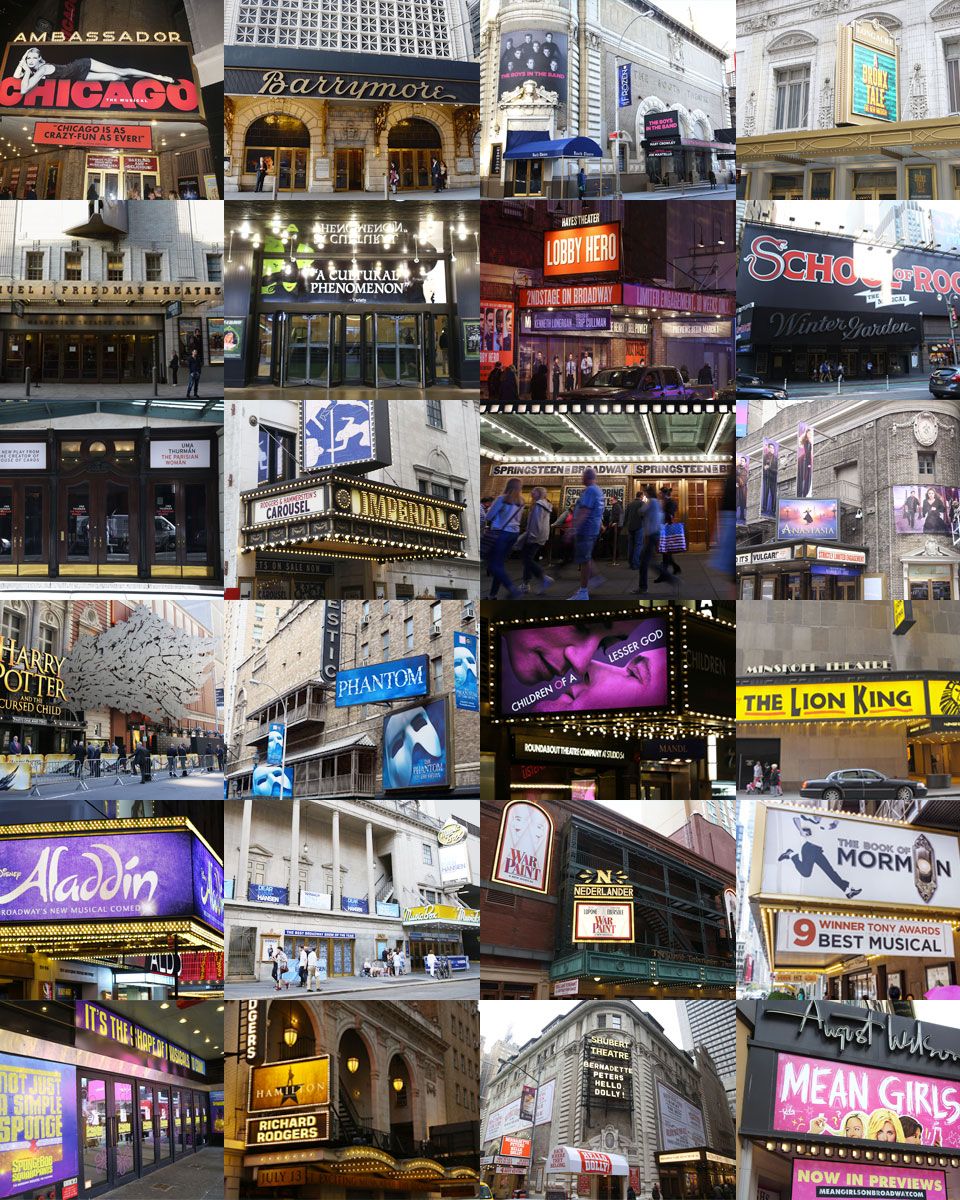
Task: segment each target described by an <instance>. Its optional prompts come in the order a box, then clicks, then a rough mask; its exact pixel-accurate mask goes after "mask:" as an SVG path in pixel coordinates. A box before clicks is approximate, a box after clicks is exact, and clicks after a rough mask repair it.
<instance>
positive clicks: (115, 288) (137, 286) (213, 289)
mask: <svg viewBox="0 0 960 1200" xmlns="http://www.w3.org/2000/svg"><path fill="white" fill-rule="evenodd" d="M87 165H88V167H90V166H92V163H91V161H90V160H89V159H88V160H87ZM118 165H119V164H118ZM0 295H2V296H3V297H5V298H6V299H8V300H28V301H31V302H33V301H38V302H41V303H49V302H50V301H56V302H58V303H59V302H60V301H63V302H64V303H69V302H71V301H78V302H80V303H83V304H86V303H87V302H89V301H91V300H97V301H104V300H112V301H123V302H124V303H125V304H126V303H130V302H134V303H135V302H137V301H143V302H144V303H147V304H160V303H166V302H167V301H168V300H177V299H179V300H190V301H200V300H210V301H214V302H215V301H218V300H221V299H222V297H223V289H222V287H221V286H220V284H218V283H63V282H61V283H35V282H33V281H28V280H22V279H18V280H16V281H15V282H13V283H0Z"/></svg>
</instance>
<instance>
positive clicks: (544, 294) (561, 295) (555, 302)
mask: <svg viewBox="0 0 960 1200" xmlns="http://www.w3.org/2000/svg"><path fill="white" fill-rule="evenodd" d="M622 303H623V284H620V283H584V284H578V285H570V284H568V285H567V286H565V287H536V288H521V289H520V307H521V308H578V307H580V306H581V305H595V304H622Z"/></svg>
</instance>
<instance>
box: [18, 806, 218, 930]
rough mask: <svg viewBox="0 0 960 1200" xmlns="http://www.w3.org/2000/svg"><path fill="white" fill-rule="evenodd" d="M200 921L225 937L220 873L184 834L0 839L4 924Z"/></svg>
mask: <svg viewBox="0 0 960 1200" xmlns="http://www.w3.org/2000/svg"><path fill="white" fill-rule="evenodd" d="M144 917H158V918H162V917H196V918H197V919H198V920H201V921H203V922H205V923H206V924H208V925H210V926H211V927H212V928H214V929H216V930H217V931H218V932H222V930H223V867H222V866H221V864H220V863H219V861H218V860H217V859H216V858H215V857H214V855H213V854H212V853H211V852H210V851H209V850H208V849H207V847H206V846H205V845H204V844H203V843H202V842H201V841H200V840H199V839H198V838H197V837H196V835H195V834H193V833H190V832H188V831H187V830H169V831H168V830H151V829H132V830H130V832H129V833H127V832H123V833H118V832H115V831H105V832H103V833H97V834H84V835H82V836H79V835H75V834H70V833H64V834H61V835H59V836H53V837H26V838H24V837H18V838H16V839H14V838H0V921H3V922H4V923H5V924H8V925H21V924H31V923H34V922H54V921H123V920H140V919H142V918H144Z"/></svg>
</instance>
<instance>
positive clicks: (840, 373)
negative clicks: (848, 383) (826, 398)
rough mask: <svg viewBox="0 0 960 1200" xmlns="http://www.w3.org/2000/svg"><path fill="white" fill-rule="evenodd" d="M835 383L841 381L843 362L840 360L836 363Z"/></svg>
mask: <svg viewBox="0 0 960 1200" xmlns="http://www.w3.org/2000/svg"><path fill="white" fill-rule="evenodd" d="M837 383H839V384H842V383H843V363H842V362H838V363H837Z"/></svg>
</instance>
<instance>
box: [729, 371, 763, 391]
mask: <svg viewBox="0 0 960 1200" xmlns="http://www.w3.org/2000/svg"><path fill="white" fill-rule="evenodd" d="M735 378H736V381H737V384H738V385H741V384H742V385H743V387H763V380H762V379H761V378H760V376H759V375H751V374H750V372H749V371H738V372H737V374H736V376H735Z"/></svg>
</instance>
